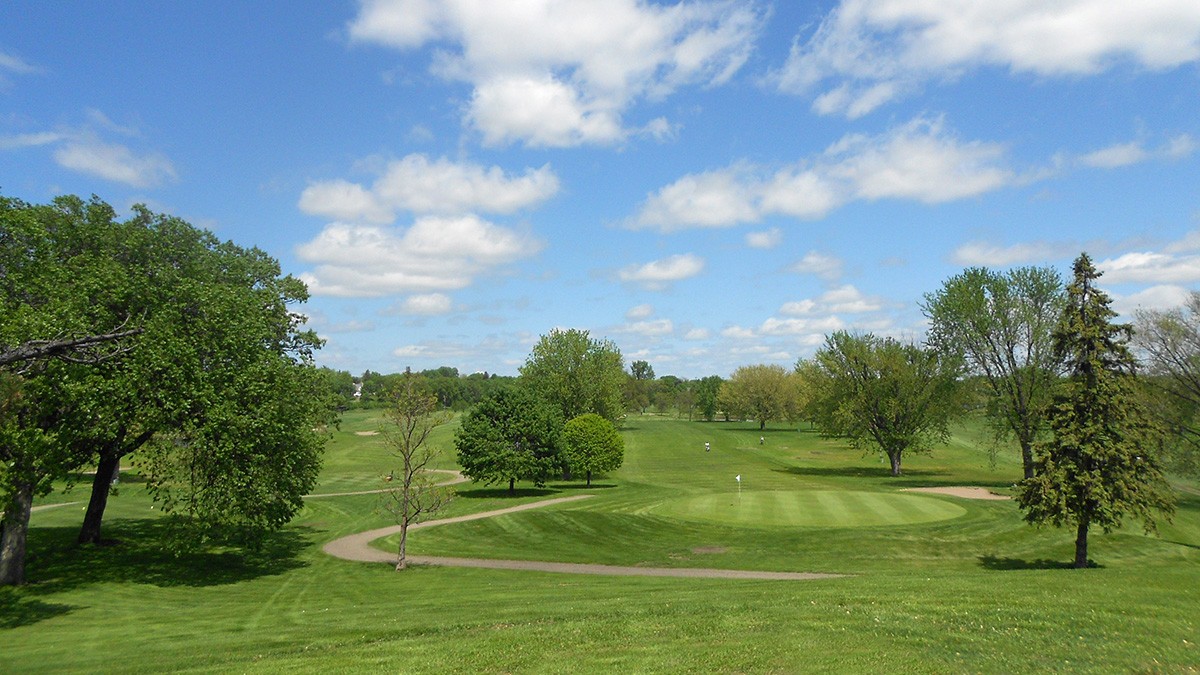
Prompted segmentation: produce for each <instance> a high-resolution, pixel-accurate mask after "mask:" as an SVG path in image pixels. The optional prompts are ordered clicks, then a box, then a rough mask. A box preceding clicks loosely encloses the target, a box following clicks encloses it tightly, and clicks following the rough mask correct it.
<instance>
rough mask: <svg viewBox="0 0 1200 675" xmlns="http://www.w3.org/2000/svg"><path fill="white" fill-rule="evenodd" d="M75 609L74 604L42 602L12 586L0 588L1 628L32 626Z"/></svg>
mask: <svg viewBox="0 0 1200 675" xmlns="http://www.w3.org/2000/svg"><path fill="white" fill-rule="evenodd" d="M75 609H78V607H76V606H74V605H64V604H60V603H56V602H42V601H41V600H38V599H36V598H31V597H28V596H27V595H24V594H23V593H22V592H21V591H20V590H18V589H15V588H12V587H7V588H0V630H4V629H6V628H19V627H21V626H31V625H33V624H35V623H38V622H40V621H45V620H46V619H53V618H54V617H56V616H62V615H63V614H67V613H69V612H71V611H73V610H75Z"/></svg>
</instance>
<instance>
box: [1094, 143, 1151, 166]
mask: <svg viewBox="0 0 1200 675" xmlns="http://www.w3.org/2000/svg"><path fill="white" fill-rule="evenodd" d="M1148 154H1149V153H1147V152H1146V149H1145V148H1143V147H1142V146H1141V144H1140V143H1120V144H1117V145H1110V146H1109V147H1107V148H1102V149H1100V150H1096V151H1095V152H1091V153H1088V154H1086V155H1084V156H1083V157H1080V158H1079V161H1080V162H1081V163H1082V164H1083V165H1084V166H1092V167H1096V168H1099V169H1114V168H1117V167H1120V166H1128V165H1130V164H1137V163H1138V162H1141V161H1144V160H1145V159H1146V157H1147V156H1148Z"/></svg>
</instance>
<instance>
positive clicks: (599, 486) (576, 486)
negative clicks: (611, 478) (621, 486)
mask: <svg viewBox="0 0 1200 675" xmlns="http://www.w3.org/2000/svg"><path fill="white" fill-rule="evenodd" d="M615 487H617V484H616V483H597V482H595V481H592V484H591V485H590V486H589V485H588V484H587V483H555V484H554V488H555V489H556V490H611V489H612V488H615Z"/></svg>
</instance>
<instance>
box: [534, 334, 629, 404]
mask: <svg viewBox="0 0 1200 675" xmlns="http://www.w3.org/2000/svg"><path fill="white" fill-rule="evenodd" d="M520 380H521V382H522V383H524V384H525V386H527V387H528V388H529V389H530V390H531V391H533V392H535V393H536V394H537V395H538V396H540V397H542V398H543V399H545V400H546V401H548V402H549V403H551V404H552V405H554V406H555V407H556V408H557V409H558V411H559V413H560V414H561V415H562V418H563V419H564V420H569V419H573V418H575V417H578V416H580V415H582V414H584V413H596V414H597V415H599V416H601V417H603V418H604V419H606V420H608V421H610V422H617V421H619V420H620V419H621V417H622V415H623V413H624V411H625V405H624V396H623V391H624V385H625V380H626V374H625V366H624V363H623V361H622V358H621V350H619V349H617V346H616V345H615V344H613V343H612V342H611V341H609V340H597V339H593V338H591V337H589V335H588V332H587V331H585V330H576V329H571V330H558V329H555V330H552V331H550V333H549V334H548V335H543V336H542V338H541V339H540V340H538V343H537V344H536V345H534V347H533V351H532V352H531V353H530V354H529V358H528V359H526V361H525V365H524V366H522V367H521V378H520Z"/></svg>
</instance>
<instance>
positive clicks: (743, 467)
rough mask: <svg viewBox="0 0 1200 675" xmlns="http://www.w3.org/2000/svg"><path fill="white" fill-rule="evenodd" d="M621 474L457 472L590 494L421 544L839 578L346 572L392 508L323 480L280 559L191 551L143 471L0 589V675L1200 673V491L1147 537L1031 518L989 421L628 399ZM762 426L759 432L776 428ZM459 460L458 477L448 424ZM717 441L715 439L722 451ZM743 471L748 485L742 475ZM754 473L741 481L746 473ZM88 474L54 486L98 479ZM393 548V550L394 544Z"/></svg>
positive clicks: (364, 424)
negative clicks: (910, 435) (809, 420)
mask: <svg viewBox="0 0 1200 675" xmlns="http://www.w3.org/2000/svg"><path fill="white" fill-rule="evenodd" d="M376 425H377V421H376V420H375V419H374V418H372V417H371V416H370V415H369V414H368V413H362V412H359V413H352V414H351V415H349V416H348V417H347V419H346V420H345V421H344V423H343V424H342V427H341V430H340V431H338V432H336V433H335V437H334V439H333V442H332V443H331V446H330V450H329V453H328V456H327V459H326V463H325V468H324V472H323V474H322V480H321V485H320V486H319V487H318V492H319V493H330V492H346V491H355V490H366V489H373V488H377V487H380V486H381V485H382V483H381V481H380V477H381V476H382V475H383V474H386V473H387V471H388V470H389V468H390V467H391V464H392V460H389V459H388V457H387V455H386V453H385V452H384V450H383V448H382V444H381V442H380V439H379V437H378V436H370V435H364V434H365V433H367V432H370V431H372V430H374V429H375V428H376ZM624 435H625V439H626V443H627V448H626V460H625V465H624V467H622V468H621V469H620V470H619V471H617V472H615V473H614V474H612V475H610V476H607V477H601V478H600V479H598V480H594V482H593V486H592V488H590V489H585V488H584V487H583V484H582V482H578V483H574V482H572V483H552V484H550V485H549V486H547V487H546V488H545V489H532V488H528V486H526V488H525V489H521V490H519V492H518V494H517V495H516V496H515V497H510V496H508V495H507V494H506V492H505V491H504V490H503V489H501V486H493V487H487V486H477V485H471V484H466V485H463V486H460V488H461V489H460V496H459V498H458V499H456V500H455V501H454V502H453V503H452V504H451V505H450V507H449V508H448V509H447V511H446V512H445V513H444V515H447V516H453V515H460V514H465V513H472V512H479V511H485V510H489V509H494V508H499V507H503V506H508V505H512V504H517V503H524V502H530V501H536V500H539V499H545V498H547V497H550V496H561V495H569V494H581V493H588V494H593V495H595V496H594V497H592V498H591V499H588V500H583V501H580V502H574V503H571V504H565V505H559V506H552V507H548V508H546V509H544V510H535V511H526V512H523V513H519V514H512V515H507V516H500V517H497V518H490V519H485V520H476V521H471V522H466V523H459V524H454V525H446V526H440V527H433V528H428V529H424V530H421V531H419V532H415V533H413V535H412V537H411V538H410V540H409V551H410V553H413V554H420V555H445V556H474V557H485V558H503V559H519V560H550V561H561V562H589V563H608V564H615V565H636V566H647V567H705V568H718V569H755V570H772V571H805V572H834V573H841V574H845V575H848V576H844V577H840V578H836V579H825V580H818V581H759V580H728V579H679V578H641V577H606V576H581V575H570V574H554V573H541V572H524V571H501V570H486V569H459V568H433V567H418V568H415V569H412V570H409V571H407V572H404V573H400V574H398V573H396V572H394V571H392V570H391V569H390V567H389V566H387V565H372V564H364V563H351V562H346V561H341V560H336V559H333V558H330V557H328V556H326V555H324V554H323V553H322V552H321V545H322V544H323V543H325V542H327V541H329V540H331V539H333V538H336V537H338V536H341V535H344V534H349V533H353V532H357V531H361V530H366V529H369V528H373V527H380V526H383V525H388V524H390V521H389V520H388V519H387V517H386V516H385V515H384V514H383V513H382V512H381V511H380V510H379V509H378V503H379V502H378V496H375V495H358V496H345V497H326V498H313V499H310V500H308V502H307V507H306V509H305V511H304V513H303V514H302V516H301V517H300V518H299V519H298V520H297V522H296V523H294V524H293V525H292V526H289V527H288V528H287V529H286V530H285V531H284V532H282V533H280V534H279V536H277V537H275V538H273V539H272V540H271V542H270V543H269V544H268V546H267V547H266V548H265V549H264V550H263V551H261V552H259V553H256V554H253V555H248V556H246V555H241V554H238V553H235V552H231V551H220V550H214V551H206V552H203V553H197V554H193V555H187V556H182V557H178V558H177V557H174V556H172V555H170V554H169V553H165V552H163V551H161V550H159V549H158V548H157V547H156V546H155V545H154V536H155V535H156V534H157V533H156V530H157V529H158V528H160V527H161V523H160V522H159V521H158V520H157V519H156V518H155V514H156V511H154V510H152V508H151V507H152V503H151V502H150V501H149V499H148V498H147V497H146V496H145V495H144V494H143V492H142V490H141V489H140V487H139V486H138V485H136V483H135V482H134V481H133V480H129V479H127V480H125V481H124V483H123V485H122V489H121V493H120V494H119V495H118V496H117V497H116V498H115V499H113V501H112V505H111V506H110V516H109V521H108V525H107V529H106V536H108V537H114V538H117V539H119V540H120V542H121V543H120V544H119V545H115V546H111V547H104V548H100V549H83V550H79V549H75V548H74V547H73V546H71V542H72V541H73V539H74V535H75V533H76V530H77V528H78V525H79V521H80V519H81V516H82V512H81V511H80V509H81V507H82V505H81V504H80V505H73V506H63V507H61V508H55V509H50V510H44V511H39V512H38V513H35V514H34V518H33V529H32V531H31V553H30V557H29V574H30V577H31V581H32V583H31V585H29V586H28V587H25V588H22V589H16V590H13V589H3V590H0V672H43V671H55V672H63V671H75V672H81V671H89V672H97V671H112V672H121V671H139V672H145V671H161V670H171V671H183V672H187V671H238V672H277V671H280V670H283V669H287V670H289V671H310V672H330V671H333V672H354V671H362V672H366V671H382V670H387V671H399V672H524V671H537V672H572V673H575V672H613V671H635V672H688V671H692V672H694V671H726V672H729V671H732V672H812V671H873V672H878V671H884V670H886V671H890V672H906V671H907V672H962V671H984V672H1028V671H1034V670H1069V671H1129V670H1143V671H1146V670H1148V671H1180V670H1189V669H1197V668H1200V646H1197V644H1196V642H1197V641H1198V640H1200V611H1198V608H1200V496H1197V493H1196V490H1195V486H1194V485H1192V484H1182V485H1181V488H1183V489H1184V490H1186V491H1185V492H1181V498H1180V502H1179V513H1178V514H1177V516H1176V518H1175V522H1174V523H1173V524H1170V525H1166V526H1164V527H1163V528H1161V536H1160V537H1148V536H1145V535H1143V534H1142V532H1141V530H1140V528H1138V527H1136V526H1131V527H1129V528H1126V529H1124V530H1120V531H1118V532H1115V533H1113V534H1109V535H1104V534H1101V533H1097V534H1096V535H1094V539H1093V541H1092V547H1091V553H1092V556H1093V558H1094V559H1095V560H1096V562H1097V563H1098V564H1099V567H1098V568H1095V569H1089V570H1081V571H1077V570H1071V569H1067V568H1066V567H1067V565H1068V563H1069V562H1070V560H1071V557H1072V553H1073V547H1072V534H1073V533H1072V532H1067V531H1057V530H1053V529H1048V530H1038V529H1035V528H1032V527H1029V526H1027V525H1025V524H1024V523H1023V522H1022V521H1021V518H1020V514H1019V511H1018V510H1017V508H1016V506H1015V505H1014V504H1013V503H1012V502H1008V501H976V500H967V499H961V498H955V497H949V496H937V495H929V494H924V493H912V492H904V491H902V490H903V489H904V488H911V487H929V486H959V485H976V486H986V487H989V488H991V489H993V490H995V491H997V492H1001V493H1003V492H1005V491H1006V490H1007V489H1008V487H1009V486H1010V485H1011V484H1012V482H1013V481H1014V480H1016V479H1017V478H1018V477H1019V475H1020V467H1019V463H1018V462H1017V461H1016V457H1015V455H1014V456H1009V455H1007V454H1005V453H1001V454H1000V456H999V457H998V458H997V459H996V460H995V461H994V462H993V461H991V460H989V453H988V452H987V450H986V447H985V445H984V444H983V443H981V441H980V435H979V433H978V432H976V431H974V430H970V429H968V430H964V432H963V433H962V434H960V435H959V436H956V437H955V438H954V439H953V440H952V442H951V443H950V444H949V445H948V446H947V447H944V448H938V449H936V450H935V451H934V452H933V453H931V454H929V455H918V456H912V457H908V458H906V459H905V475H904V476H902V477H900V478H892V477H890V476H889V475H888V468H887V466H886V465H884V464H881V463H880V462H879V460H878V458H877V457H874V456H864V455H862V454H861V453H859V452H857V451H854V450H851V449H848V448H846V447H845V445H844V444H843V443H840V442H837V441H831V440H826V439H821V438H820V437H819V436H817V435H816V434H814V433H812V432H809V431H805V430H802V431H799V432H798V431H796V430H795V429H788V428H783V427H772V428H769V429H768V431H767V432H766V433H763V434H760V433H759V431H758V429H757V425H754V424H736V423H732V424H731V423H701V422H685V421H676V420H668V419H659V418H653V417H638V418H632V419H631V420H630V421H629V423H628V424H627V425H626V428H625V430H624ZM760 436H761V437H762V438H763V442H762V443H761V444H760V441H759V439H760ZM435 442H437V443H439V444H441V445H443V446H444V447H446V449H447V452H446V453H445V454H444V456H443V461H442V464H441V468H453V466H454V464H453V451H452V447H451V446H452V428H451V427H445V428H442V429H440V430H439V433H438V435H437V436H436V437H435ZM705 442H708V443H710V444H711V447H712V450H711V452H707V453H706V452H705V451H704V443H705ZM735 476H741V482H740V484H739V482H738V481H736V480H735ZM739 485H740V487H739ZM83 495H84V493H83V492H82V491H81V490H80V489H79V488H77V489H76V490H75V491H74V492H72V493H68V494H66V495H54V496H53V497H51V498H48V499H47V500H44V501H42V502H39V503H41V504H46V503H52V502H56V501H57V502H67V501H71V500H78V499H83V498H84V496H83ZM376 544H377V545H379V546H381V547H384V548H387V547H389V546H390V542H388V541H382V542H377V543H376Z"/></svg>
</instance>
